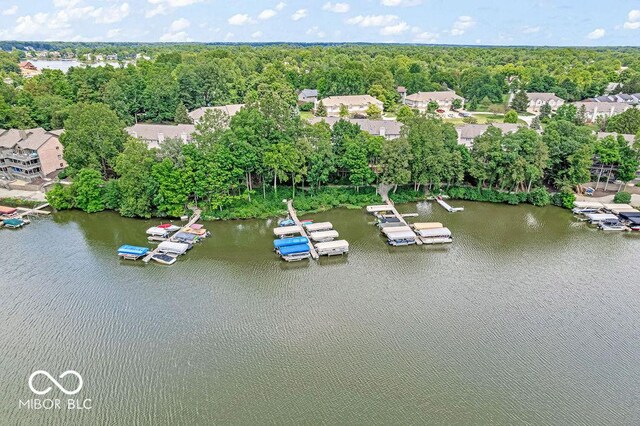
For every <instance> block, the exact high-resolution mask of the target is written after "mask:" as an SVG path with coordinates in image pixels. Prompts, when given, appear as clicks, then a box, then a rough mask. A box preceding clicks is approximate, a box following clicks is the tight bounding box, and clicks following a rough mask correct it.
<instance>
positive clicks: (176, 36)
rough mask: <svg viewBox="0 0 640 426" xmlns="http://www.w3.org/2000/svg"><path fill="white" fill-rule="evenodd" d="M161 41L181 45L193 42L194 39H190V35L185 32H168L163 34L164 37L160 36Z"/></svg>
mask: <svg viewBox="0 0 640 426" xmlns="http://www.w3.org/2000/svg"><path fill="white" fill-rule="evenodd" d="M160 41H162V42H170V43H171V42H173V43H181V42H186V41H193V39H192V38H190V37H189V34H187V33H186V32H184V31H180V32H177V33H172V32H168V33H165V34H162V36H160Z"/></svg>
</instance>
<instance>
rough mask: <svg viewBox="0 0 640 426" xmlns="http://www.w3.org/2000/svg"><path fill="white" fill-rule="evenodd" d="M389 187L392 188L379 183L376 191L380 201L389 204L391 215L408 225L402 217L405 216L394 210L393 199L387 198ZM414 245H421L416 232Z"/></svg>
mask: <svg viewBox="0 0 640 426" xmlns="http://www.w3.org/2000/svg"><path fill="white" fill-rule="evenodd" d="M391 188H392V185H383V184H380V186H379V187H378V190H377V192H378V194H379V195H380V196H381V197H382V201H384V202H385V203H386V204H387V205H388V206H389V209H390V211H391V213H393V215H394V216H395V217H397V218H398V220H399V221H400V222H402V223H403V224H404V225H405V226H409V224H408V223H407V221H406V220H405V219H404V218H405V216H403V215H401V214H400V212H398V210H396V206H395V205H394V204H393V201H392V200H391V199H390V198H389V190H390V189H391ZM406 217H409V216H408V215H407V216H406ZM416 245H419V246H421V245H422V241H421V240H420V237H419V236H418V234H416Z"/></svg>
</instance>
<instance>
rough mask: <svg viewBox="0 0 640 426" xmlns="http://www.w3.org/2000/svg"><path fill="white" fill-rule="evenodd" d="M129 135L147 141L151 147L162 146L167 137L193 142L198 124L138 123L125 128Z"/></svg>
mask: <svg viewBox="0 0 640 426" xmlns="http://www.w3.org/2000/svg"><path fill="white" fill-rule="evenodd" d="M125 130H126V131H127V133H129V135H131V136H133V137H134V138H138V139H140V140H142V141H144V142H146V144H147V146H148V147H149V148H160V144H161V143H162V142H164V141H165V140H167V139H180V140H182V142H183V143H188V142H191V138H192V135H193V133H195V131H196V126H194V125H193V124H145V123H137V124H134V125H133V126H130V127H127V128H126V129H125Z"/></svg>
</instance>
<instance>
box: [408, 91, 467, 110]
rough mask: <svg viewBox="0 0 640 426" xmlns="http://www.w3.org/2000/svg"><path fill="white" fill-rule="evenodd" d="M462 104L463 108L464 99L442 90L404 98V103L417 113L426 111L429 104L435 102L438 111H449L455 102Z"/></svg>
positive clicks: (419, 93)
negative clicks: (417, 111)
mask: <svg viewBox="0 0 640 426" xmlns="http://www.w3.org/2000/svg"><path fill="white" fill-rule="evenodd" d="M456 99H457V100H459V101H460V102H462V105H463V107H464V98H463V97H462V96H458V95H457V94H456V92H454V91H453V90H442V91H439V92H418V93H414V94H412V95H408V96H406V97H405V98H404V103H405V105H407V106H408V107H410V108H413V109H417V110H419V111H426V110H427V108H428V106H429V103H431V102H435V103H437V104H438V108H439V109H444V110H450V109H452V107H453V102H454V101H455V100H456Z"/></svg>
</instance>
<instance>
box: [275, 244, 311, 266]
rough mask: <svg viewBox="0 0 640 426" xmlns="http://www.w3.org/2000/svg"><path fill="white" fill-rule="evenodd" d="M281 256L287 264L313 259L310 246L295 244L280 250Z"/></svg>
mask: <svg viewBox="0 0 640 426" xmlns="http://www.w3.org/2000/svg"><path fill="white" fill-rule="evenodd" d="M278 251H279V253H280V256H282V258H283V259H284V260H286V261H287V262H296V261H298V260H303V259H308V258H309V257H311V253H310V247H309V244H295V245H292V246H284V247H280V249H279V250H278Z"/></svg>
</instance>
